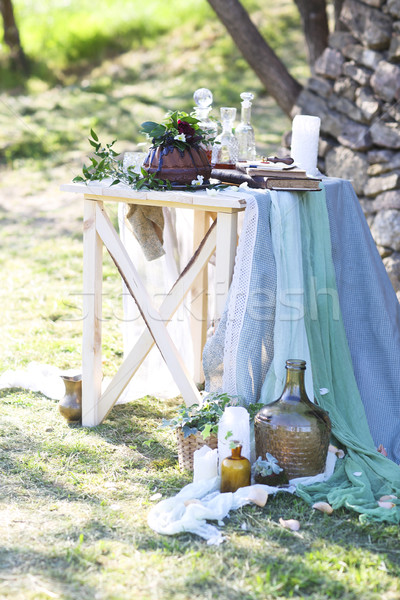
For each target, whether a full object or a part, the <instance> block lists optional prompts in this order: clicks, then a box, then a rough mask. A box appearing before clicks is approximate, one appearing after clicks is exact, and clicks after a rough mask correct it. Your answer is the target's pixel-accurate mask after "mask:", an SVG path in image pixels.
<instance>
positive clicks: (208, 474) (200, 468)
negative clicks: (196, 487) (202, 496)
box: [193, 446, 218, 483]
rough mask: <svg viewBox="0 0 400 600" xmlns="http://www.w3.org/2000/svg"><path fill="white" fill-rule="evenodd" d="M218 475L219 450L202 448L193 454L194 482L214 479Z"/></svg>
mask: <svg viewBox="0 0 400 600" xmlns="http://www.w3.org/2000/svg"><path fill="white" fill-rule="evenodd" d="M217 475H218V450H217V449H215V450H211V448H209V447H208V446H202V447H201V448H199V450H196V451H195V452H194V453H193V482H194V483H197V482H198V481H201V480H202V479H212V478H213V477H216V476H217Z"/></svg>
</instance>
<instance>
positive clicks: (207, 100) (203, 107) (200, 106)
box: [193, 88, 218, 163]
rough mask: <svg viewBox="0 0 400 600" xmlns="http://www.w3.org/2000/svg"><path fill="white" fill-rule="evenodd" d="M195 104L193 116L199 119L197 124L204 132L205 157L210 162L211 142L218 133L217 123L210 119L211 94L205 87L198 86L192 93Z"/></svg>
mask: <svg viewBox="0 0 400 600" xmlns="http://www.w3.org/2000/svg"><path fill="white" fill-rule="evenodd" d="M193 98H194V101H195V103H196V106H195V107H194V112H195V116H196V118H197V119H199V121H200V123H199V126H200V127H201V129H203V130H204V131H205V132H206V143H205V144H203V147H204V150H205V151H206V154H207V158H208V160H209V162H210V163H211V155H212V144H213V141H214V139H215V138H216V137H217V134H218V125H217V123H216V121H213V120H212V119H210V116H209V115H210V112H211V110H212V102H213V95H212V92H211V90H208V89H207V88H199V89H198V90H196V91H195V93H194V94H193Z"/></svg>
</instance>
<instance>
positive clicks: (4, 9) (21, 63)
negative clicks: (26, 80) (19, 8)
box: [0, 0, 29, 73]
mask: <svg viewBox="0 0 400 600" xmlns="http://www.w3.org/2000/svg"><path fill="white" fill-rule="evenodd" d="M0 13H1V16H2V17H3V24H4V42H5V43H6V44H7V46H9V48H10V51H11V64H12V65H13V66H14V68H15V69H21V70H22V71H24V72H25V73H28V70H29V67H28V60H27V58H26V56H25V53H24V51H23V49H22V46H21V41H20V38H19V31H18V27H17V24H16V22H15V17H14V9H13V5H12V2H11V0H0Z"/></svg>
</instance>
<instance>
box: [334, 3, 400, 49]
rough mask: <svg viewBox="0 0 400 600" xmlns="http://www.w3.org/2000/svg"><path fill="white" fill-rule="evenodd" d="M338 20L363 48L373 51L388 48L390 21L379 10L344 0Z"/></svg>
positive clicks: (387, 16)
mask: <svg viewBox="0 0 400 600" xmlns="http://www.w3.org/2000/svg"><path fill="white" fill-rule="evenodd" d="M340 20H341V21H342V23H344V24H345V25H346V26H347V27H348V29H349V30H350V33H352V34H353V35H354V37H356V38H357V39H358V40H360V41H361V43H362V44H363V45H364V46H367V47H368V48H373V49H375V50H380V49H386V48H388V47H389V44H390V38H391V34H392V19H391V17H390V16H389V15H386V14H384V13H383V12H382V11H381V10H378V9H377V8H373V7H371V6H367V5H366V4H365V3H364V2H358V1H357V0H345V1H344V3H343V7H342V10H341V13H340Z"/></svg>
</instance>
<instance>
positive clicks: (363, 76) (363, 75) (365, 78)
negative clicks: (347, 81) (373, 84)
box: [342, 61, 373, 85]
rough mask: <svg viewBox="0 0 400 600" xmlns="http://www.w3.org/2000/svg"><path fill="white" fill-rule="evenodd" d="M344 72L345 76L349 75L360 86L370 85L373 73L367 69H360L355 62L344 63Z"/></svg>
mask: <svg viewBox="0 0 400 600" xmlns="http://www.w3.org/2000/svg"><path fill="white" fill-rule="evenodd" d="M342 70H343V74H344V75H348V77H351V78H352V79H354V81H356V82H357V83H359V84H360V85H368V84H369V80H370V79H371V75H372V73H373V71H371V70H370V69H367V68H366V67H360V66H359V65H357V64H356V63H355V62H354V61H349V62H346V63H344V65H343V68H342Z"/></svg>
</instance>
